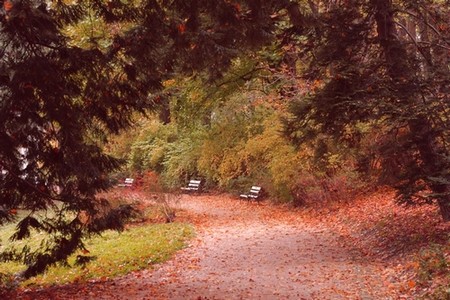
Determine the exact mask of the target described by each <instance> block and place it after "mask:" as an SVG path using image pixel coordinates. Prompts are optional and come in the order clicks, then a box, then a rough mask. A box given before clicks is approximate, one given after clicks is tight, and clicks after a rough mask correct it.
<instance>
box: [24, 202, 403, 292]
mask: <svg viewBox="0 0 450 300" xmlns="http://www.w3.org/2000/svg"><path fill="white" fill-rule="evenodd" d="M174 205H175V206H176V207H177V208H179V209H180V210H181V211H180V212H179V213H178V215H179V219H180V220H181V221H183V220H186V221H190V222H192V223H193V224H194V225H195V227H196V231H197V235H196V237H195V238H194V239H193V240H192V241H191V242H190V244H189V246H188V247H187V248H185V249H184V250H182V251H180V252H178V253H177V254H176V255H175V256H174V257H173V258H172V259H170V260H169V261H168V262H166V263H163V264H160V265H157V266H155V267H154V268H153V269H151V270H145V271H140V272H134V273H132V274H129V275H126V276H123V277H120V278H116V279H112V280H107V281H97V282H95V281H94V282H89V283H84V284H79V285H77V284H71V285H66V286H59V287H52V288H46V289H43V290H41V291H32V292H25V293H22V294H21V295H18V296H17V298H18V299H128V300H132V299H400V298H401V297H400V296H398V295H396V293H395V284H396V283H395V282H392V280H389V279H387V278H385V276H383V274H385V272H384V266H383V265H382V264H381V263H380V262H374V261H370V260H368V258H367V257H365V256H364V255H362V254H360V253H359V252H357V251H356V250H355V251H352V250H349V249H351V247H346V248H345V249H344V248H342V247H341V246H339V241H338V240H337V237H336V236H337V235H335V234H333V232H332V231H330V230H329V229H328V228H327V227H326V226H325V225H321V224H320V223H314V222H306V221H305V220H304V219H302V217H301V214H298V213H296V212H294V211H292V210H288V209H285V208H283V207H280V206H278V207H277V206H272V205H269V204H266V203H261V204H258V203H248V202H245V201H241V200H239V199H235V198H232V197H230V196H223V195H216V196H205V195H201V196H194V195H183V196H181V198H179V199H178V200H176V201H175V202H174ZM142 238H145V237H142Z"/></svg>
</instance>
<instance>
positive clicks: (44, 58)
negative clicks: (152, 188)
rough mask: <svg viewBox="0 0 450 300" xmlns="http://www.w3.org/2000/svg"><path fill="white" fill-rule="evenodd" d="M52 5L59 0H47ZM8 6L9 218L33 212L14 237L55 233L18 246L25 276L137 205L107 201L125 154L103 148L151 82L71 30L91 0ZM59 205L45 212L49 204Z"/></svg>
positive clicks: (4, 38)
mask: <svg viewBox="0 0 450 300" xmlns="http://www.w3.org/2000/svg"><path fill="white" fill-rule="evenodd" d="M48 5H50V6H48ZM2 6H3V9H2V11H1V14H0V41H1V54H0V120H1V122H0V225H1V224H4V223H5V222H10V221H13V220H15V219H16V215H15V214H16V211H17V210H18V209H24V210H26V212H27V213H26V215H25V216H24V217H22V218H21V220H20V222H19V223H18V225H17V231H16V233H15V234H14V235H13V236H12V237H11V238H12V239H13V240H21V239H24V238H27V237H28V236H30V234H34V232H36V231H37V232H44V233H47V235H46V236H47V238H46V239H45V240H44V241H42V244H41V246H40V248H39V249H37V250H36V251H35V250H31V249H30V248H29V247H24V248H23V249H9V250H8V251H5V252H4V253H3V255H2V259H9V260H20V261H22V262H24V263H26V265H27V269H26V271H25V272H24V276H25V277H30V276H33V275H36V274H37V273H39V272H42V271H43V270H45V269H46V268H47V267H48V266H49V265H52V264H54V263H56V262H58V261H65V260H66V258H67V257H68V256H69V255H70V254H72V253H73V252H75V251H76V250H78V249H83V248H84V246H83V242H82V237H83V236H88V235H91V234H96V233H99V232H101V231H103V230H106V229H121V228H122V227H123V224H122V221H123V220H124V218H126V217H128V216H130V215H131V213H132V209H131V207H129V206H124V207H119V208H117V209H108V208H107V207H106V205H105V201H103V200H102V199H97V196H96V195H97V193H98V192H99V191H104V190H106V189H107V188H108V187H109V181H108V177H107V174H108V172H110V171H112V170H116V169H117V168H118V167H119V166H120V161H118V160H117V159H115V158H113V157H110V156H107V155H105V154H104V153H103V152H102V148H101V146H100V142H102V141H104V140H105V139H106V137H107V134H110V133H116V132H118V131H119V130H120V129H121V128H124V127H126V126H128V125H130V120H131V113H132V111H133V110H141V111H143V110H144V109H146V108H148V107H151V103H147V102H145V101H143V100H144V99H145V97H143V95H144V96H146V93H147V90H148V89H150V88H152V86H149V87H146V88H145V89H144V88H140V89H138V88H136V87H135V86H132V85H131V84H129V82H128V81H127V80H126V79H127V74H126V67H127V66H126V64H124V62H123V61H121V60H120V59H119V58H117V57H113V56H108V55H109V54H108V52H105V51H103V52H102V51H100V49H98V48H96V47H90V48H89V49H81V48H78V47H75V46H70V40H68V39H67V38H66V37H65V36H64V35H63V34H62V32H63V30H64V29H65V28H67V27H66V26H67V25H68V24H74V23H77V22H79V21H80V20H82V19H83V18H84V16H85V12H86V9H87V8H88V7H87V6H86V4H85V3H80V4H76V5H66V4H64V3H63V2H53V3H49V2H47V1H32V0H23V1H9V0H6V1H2ZM43 211H47V212H51V213H50V214H47V215H44V216H42V212H43Z"/></svg>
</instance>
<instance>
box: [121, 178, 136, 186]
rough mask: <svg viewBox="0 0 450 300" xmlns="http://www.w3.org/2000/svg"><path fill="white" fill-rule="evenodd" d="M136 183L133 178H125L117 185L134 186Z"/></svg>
mask: <svg viewBox="0 0 450 300" xmlns="http://www.w3.org/2000/svg"><path fill="white" fill-rule="evenodd" d="M133 183H134V179H133V178H125V180H124V181H123V182H122V183H119V184H118V185H117V186H120V187H132V186H133Z"/></svg>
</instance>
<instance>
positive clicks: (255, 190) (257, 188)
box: [250, 186, 261, 196]
mask: <svg viewBox="0 0 450 300" xmlns="http://www.w3.org/2000/svg"><path fill="white" fill-rule="evenodd" d="M260 192H261V187H260V186H252V188H251V189H250V194H251V195H254V196H259V194H260Z"/></svg>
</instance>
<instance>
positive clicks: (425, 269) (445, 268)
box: [418, 245, 450, 282]
mask: <svg viewBox="0 0 450 300" xmlns="http://www.w3.org/2000/svg"><path fill="white" fill-rule="evenodd" d="M418 259H419V270H418V277H419V280H420V281H422V282H423V281H428V280H431V279H432V278H433V277H434V276H437V275H442V274H444V273H446V272H447V273H448V272H449V266H450V262H449V261H448V257H446V255H445V253H444V251H443V249H442V246H438V245H432V246H431V247H430V248H427V249H425V250H422V251H421V252H420V254H419V258H418Z"/></svg>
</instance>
